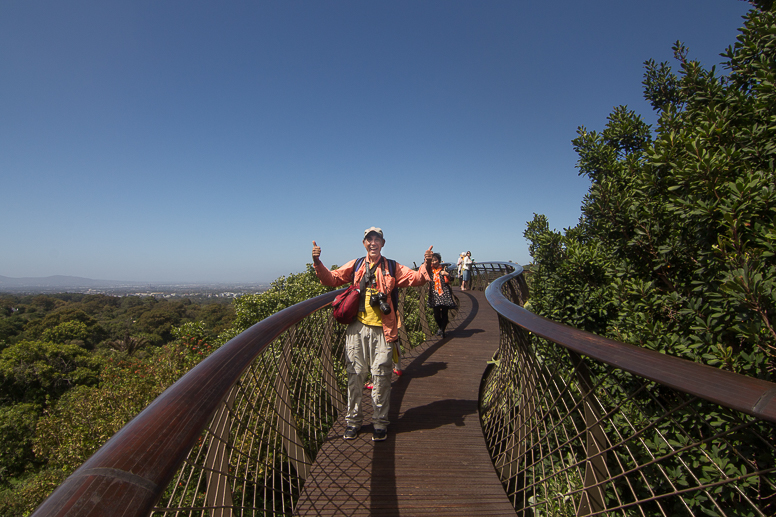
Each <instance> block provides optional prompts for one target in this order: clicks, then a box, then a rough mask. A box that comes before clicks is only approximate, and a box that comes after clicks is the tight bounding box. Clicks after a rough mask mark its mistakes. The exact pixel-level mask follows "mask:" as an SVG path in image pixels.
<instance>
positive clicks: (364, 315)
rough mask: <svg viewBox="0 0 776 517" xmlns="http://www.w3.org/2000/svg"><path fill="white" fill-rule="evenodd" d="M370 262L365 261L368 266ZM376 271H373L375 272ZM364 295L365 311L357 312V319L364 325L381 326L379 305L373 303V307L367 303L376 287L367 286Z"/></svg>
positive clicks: (381, 314) (381, 318)
mask: <svg viewBox="0 0 776 517" xmlns="http://www.w3.org/2000/svg"><path fill="white" fill-rule="evenodd" d="M369 266H370V264H368V263H367V267H369ZM376 273H377V272H376V271H375V274H376ZM365 291H366V297H365V298H364V308H365V309H366V312H359V313H358V316H357V318H358V321H360V322H361V323H363V324H364V325H369V326H371V327H382V326H383V313H382V311H381V310H380V306H379V305H375V306H374V307H373V306H371V305H369V300H370V299H371V298H372V295H373V294H375V293H377V292H378V291H377V289H374V288H372V287H369V286H367V287H366V289H365Z"/></svg>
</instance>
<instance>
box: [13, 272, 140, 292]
mask: <svg viewBox="0 0 776 517" xmlns="http://www.w3.org/2000/svg"><path fill="white" fill-rule="evenodd" d="M128 285H142V283H141V282H120V281H117V280H94V279H91V278H81V277H79V276H63V275H54V276H43V277H24V278H11V277H8V276H2V275H0V290H2V289H3V288H6V289H20V288H35V287H37V288H53V287H60V288H65V287H94V288H96V287H115V286H128Z"/></svg>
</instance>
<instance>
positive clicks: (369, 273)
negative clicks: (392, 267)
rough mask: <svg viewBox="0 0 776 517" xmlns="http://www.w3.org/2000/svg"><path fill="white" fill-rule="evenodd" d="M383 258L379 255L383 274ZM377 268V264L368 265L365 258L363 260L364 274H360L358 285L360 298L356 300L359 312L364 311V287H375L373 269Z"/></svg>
mask: <svg viewBox="0 0 776 517" xmlns="http://www.w3.org/2000/svg"><path fill="white" fill-rule="evenodd" d="M384 260H385V259H384V258H383V257H380V264H382V265H383V274H385V264H384V263H383V261H384ZM376 270H377V264H374V265H373V266H372V267H369V262H367V261H366V260H365V261H364V274H363V275H362V276H361V282H360V285H359V287H360V288H361V295H360V299H359V301H358V303H359V307H358V310H359V312H364V311H366V288H367V287H371V288H372V289H375V290H376V289H377V281H376V278H375V271H376Z"/></svg>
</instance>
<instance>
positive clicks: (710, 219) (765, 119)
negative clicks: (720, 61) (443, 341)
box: [525, 8, 776, 379]
mask: <svg viewBox="0 0 776 517" xmlns="http://www.w3.org/2000/svg"><path fill="white" fill-rule="evenodd" d="M689 54H690V53H689V51H688V49H687V48H686V47H685V46H684V45H683V44H681V43H679V42H677V43H676V44H675V46H674V56H675V58H676V61H677V62H678V64H679V69H678V72H674V71H673V70H672V68H671V66H670V65H669V64H668V63H655V62H654V61H652V60H650V61H647V62H646V63H645V74H644V82H643V86H644V96H645V98H646V99H647V100H648V101H649V102H650V103H651V105H652V106H653V108H654V109H655V110H656V111H657V113H658V114H659V119H658V124H657V127H656V128H654V131H653V130H652V128H651V127H649V126H648V125H647V124H646V123H644V121H643V120H642V118H641V117H640V116H639V115H638V114H636V113H634V112H633V111H632V110H629V109H628V108H627V107H624V106H621V107H617V108H615V109H614V111H613V112H612V113H611V114H610V115H609V118H608V121H607V124H606V126H605V128H604V129H603V131H601V132H597V131H588V130H587V129H586V128H584V127H580V128H579V129H578V136H577V138H576V139H574V141H573V145H574V148H575V150H576V152H577V153H578V155H579V161H578V168H579V174H580V175H584V176H586V177H588V178H589V179H590V180H591V186H590V189H589V191H588V193H587V195H586V196H585V199H584V201H583V205H582V217H581V218H580V222H579V224H578V225H577V226H575V227H574V228H569V229H566V230H565V231H564V232H562V233H561V232H556V231H552V230H550V229H549V223H548V221H547V220H546V218H545V217H544V216H542V215H536V216H535V217H534V220H533V221H531V222H529V223H528V228H527V230H526V232H525V236H526V238H527V239H528V240H529V242H530V252H531V255H532V257H533V261H534V267H533V268H532V270H533V272H534V279H533V282H532V288H533V295H534V296H533V299H532V302H531V303H532V305H531V307H532V310H534V311H536V312H538V313H541V314H543V315H546V316H548V317H550V318H553V319H556V320H560V321H563V322H566V323H569V324H571V325H574V326H577V327H580V328H583V329H586V330H590V331H592V332H596V333H598V334H601V335H606V336H608V337H612V338H614V339H618V340H621V341H625V342H629V343H633V344H637V345H640V346H644V347H648V348H652V349H655V350H660V351H664V352H667V353H670V354H673V355H678V356H681V357H685V358H688V359H691V360H694V361H699V362H704V363H707V364H711V365H714V366H718V367H720V368H725V369H729V370H732V371H736V372H740V373H747V374H749V375H753V376H757V377H761V378H767V379H772V378H773V373H774V369H775V368H776V332H775V331H774V328H775V327H774V313H775V312H776V291H775V290H774V288H775V287H776V286H774V282H776V259H775V258H774V244H775V243H776V206H775V205H776V187H774V184H775V183H776V182H775V181H774V180H775V178H774V158H776V123H775V122H774V121H776V92H775V91H774V85H775V84H776V15H775V14H774V12H773V9H772V8H770V9H769V10H765V11H760V10H757V9H753V10H752V11H750V13H749V14H748V16H747V18H746V20H745V25H744V27H743V28H742V29H741V31H740V35H739V36H738V38H737V41H736V43H735V44H734V45H732V46H730V47H729V48H728V49H727V50H726V51H725V53H724V54H723V56H724V57H725V59H726V63H725V68H726V69H727V71H728V73H727V75H720V74H718V73H717V72H716V70H715V69H714V68H712V69H710V70H706V69H704V68H703V67H702V66H701V64H700V63H699V62H697V61H693V60H691V59H689V57H688V56H689Z"/></svg>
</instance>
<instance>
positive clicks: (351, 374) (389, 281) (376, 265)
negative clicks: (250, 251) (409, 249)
mask: <svg viewBox="0 0 776 517" xmlns="http://www.w3.org/2000/svg"><path fill="white" fill-rule="evenodd" d="M363 244H364V248H365V249H366V253H367V256H366V259H365V260H364V261H363V262H362V263H361V265H360V266H359V268H358V270H357V271H354V270H355V269H356V267H355V266H356V262H357V260H355V259H354V260H351V261H350V262H348V263H347V264H345V265H343V266H342V267H341V268H339V269H336V270H334V271H331V270H329V269H328V268H327V267H326V266H324V265H323V263H322V262H321V260H320V256H321V248H320V247H319V246H318V245H317V244H316V243H315V241H313V266H314V267H315V274H316V275H318V279H319V280H320V281H321V283H322V284H323V285H326V286H330V287H338V286H341V285H344V284H348V283H350V282H351V281H352V282H354V283H356V284H358V285H359V286H360V290H361V299H360V303H359V312H358V316H357V317H356V320H355V321H354V322H353V323H351V324H350V325H348V328H347V329H346V331H345V350H346V353H345V366H346V370H347V373H348V412H347V414H346V415H345V422H346V424H347V428H346V429H345V436H344V438H345V439H346V440H352V439H355V438H356V436H357V435H358V431H359V430H360V429H361V424H362V423H363V415H362V412H361V399H362V395H363V390H364V380H366V376H367V374H369V373H370V372H371V374H372V382H373V383H374V388H373V389H372V407H373V409H374V414H373V416H372V426H373V434H372V440H373V441H376V442H379V441H383V440H385V439H386V437H387V436H388V423H389V422H388V409H389V405H390V400H391V371H392V369H393V349H392V344H393V343H394V342H395V341H397V340H398V339H399V332H398V318H397V315H396V307H394V306H393V300H392V299H391V295H390V294H391V291H392V290H393V289H394V287H409V286H415V285H423V284H425V283H426V282H428V281H429V280H430V279H431V277H430V275H429V269H428V264H430V263H431V255H432V251H431V248H433V246H430V247H429V248H428V250H426V253H425V256H424V259H425V263H424V264H423V265H422V266H420V268H419V269H418V271H413V270H412V269H410V268H408V267H406V266H402V265H401V264H398V263H397V264H396V267H395V271H394V272H393V274H390V272H389V267H388V265H387V264H386V262H387V259H385V258H384V257H383V256H382V249H383V246H385V238H384V237H383V231H382V230H381V229H380V228H375V227H374V226H373V227H371V228H367V229H366V230H364V240H363Z"/></svg>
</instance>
